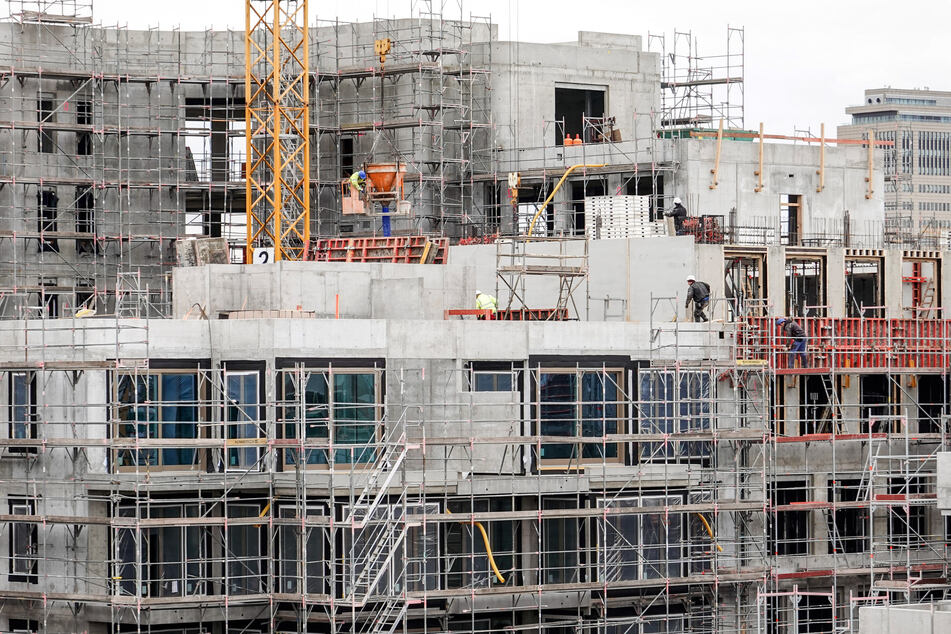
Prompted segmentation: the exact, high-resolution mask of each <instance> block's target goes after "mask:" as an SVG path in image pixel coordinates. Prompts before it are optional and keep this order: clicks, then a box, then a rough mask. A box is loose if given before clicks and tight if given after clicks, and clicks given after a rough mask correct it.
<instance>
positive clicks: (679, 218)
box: [664, 197, 687, 236]
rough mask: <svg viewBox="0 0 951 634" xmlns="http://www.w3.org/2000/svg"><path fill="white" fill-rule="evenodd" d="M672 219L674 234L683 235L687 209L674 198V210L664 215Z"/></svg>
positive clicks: (678, 199) (681, 202)
mask: <svg viewBox="0 0 951 634" xmlns="http://www.w3.org/2000/svg"><path fill="white" fill-rule="evenodd" d="M664 215H665V216H669V217H671V218H673V219H674V230H675V232H676V234H677V235H678V236H679V235H683V227H684V219H685V218H686V217H687V208H686V207H684V204H683V201H682V200H680V198H679V197H677V198H674V208H673V209H671V210H670V211H667V212H665V213H664Z"/></svg>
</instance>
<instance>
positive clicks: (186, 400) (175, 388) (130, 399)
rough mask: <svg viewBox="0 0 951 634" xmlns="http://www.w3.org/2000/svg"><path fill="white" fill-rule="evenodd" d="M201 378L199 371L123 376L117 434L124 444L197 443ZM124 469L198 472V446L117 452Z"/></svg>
mask: <svg viewBox="0 0 951 634" xmlns="http://www.w3.org/2000/svg"><path fill="white" fill-rule="evenodd" d="M199 379H200V377H199V375H198V373H197V372H196V371H194V370H193V371H156V372H151V371H150V372H145V373H134V374H120V375H118V376H117V377H116V379H115V381H114V384H115V387H114V389H115V404H116V408H115V420H116V424H115V435H116V437H117V438H119V439H133V438H138V439H174V438H182V439H194V438H198V424H199V422H200V414H201V408H200V407H198V400H199V398H200V393H201V390H200V387H199ZM113 455H114V460H115V466H116V467H117V468H118V469H120V470H127V469H135V468H142V467H166V468H169V469H195V468H197V467H198V466H199V462H200V460H199V453H198V450H197V449H196V448H195V447H188V446H183V447H171V448H162V449H128V448H122V449H117V450H115V451H114V453H113Z"/></svg>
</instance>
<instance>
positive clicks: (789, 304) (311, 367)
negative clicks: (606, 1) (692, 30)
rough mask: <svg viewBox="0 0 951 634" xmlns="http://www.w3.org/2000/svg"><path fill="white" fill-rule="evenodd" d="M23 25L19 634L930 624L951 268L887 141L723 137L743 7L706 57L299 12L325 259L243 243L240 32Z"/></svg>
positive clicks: (5, 485) (11, 602)
mask: <svg viewBox="0 0 951 634" xmlns="http://www.w3.org/2000/svg"><path fill="white" fill-rule="evenodd" d="M38 4H42V5H43V6H42V7H37V6H36V5H38ZM28 5H33V6H34V7H35V8H34V9H33V10H30V9H29V7H28ZM11 6H12V7H13V9H14V11H13V16H12V17H13V19H12V20H10V21H8V22H6V23H3V24H0V33H2V35H0V55H2V57H3V59H4V60H5V61H3V62H2V63H0V112H6V113H7V114H6V115H3V114H0V141H2V142H0V159H2V160H0V210H2V211H0V215H2V218H3V220H2V227H0V229H2V231H3V233H0V262H2V264H0V267H2V268H0V286H2V289H0V315H2V316H3V317H4V319H3V320H0V374H2V376H0V498H2V499H3V502H2V503H4V504H5V505H6V507H5V509H0V511H3V512H0V557H2V559H3V560H4V561H3V562H0V575H3V576H4V582H3V583H2V584H0V632H5V633H6V632H37V633H43V634H51V633H54V632H56V633H59V632H87V633H89V634H97V633H102V634H104V633H114V634H119V633H127V632H144V633H149V634H245V633H247V634H264V633H269V634H271V633H276V634H290V633H298V634H303V633H305V632H307V633H311V632H326V633H334V634H337V633H353V634H355V633H358V632H367V633H369V632H387V633H392V632H402V633H404V634H405V633H409V632H421V633H430V632H431V633H440V634H442V633H447V632H463V633H467V634H487V633H490V632H513V631H516V632H517V631H526V632H546V633H549V634H563V633H573V634H582V633H584V634H594V633H595V632H598V633H605V634H608V633H610V634H621V633H624V634H647V633H652V632H692V633H698V634H702V633H709V634H713V633H724V634H746V633H749V632H763V633H775V634H790V633H792V632H859V631H860V628H865V627H869V626H868V625H867V623H868V620H869V618H871V619H880V617H878V616H874V615H873V616H871V617H868V618H866V619H864V620H863V618H862V615H863V614H865V613H867V612H865V610H867V609H868V608H870V607H871V608H874V607H888V608H890V609H892V610H894V612H898V611H899V608H897V607H896V606H895V604H912V605H927V606H928V607H927V608H924V609H922V608H912V609H914V610H917V611H918V612H921V611H927V612H929V613H932V612H940V610H941V608H940V604H939V603H938V602H939V601H940V600H941V599H945V598H947V593H948V588H949V585H948V579H949V571H948V563H949V562H948V552H947V544H948V541H949V525H948V522H947V520H946V518H945V517H944V516H943V515H942V514H941V511H942V510H943V509H947V508H951V503H949V504H945V502H944V497H945V496H944V495H943V494H944V492H946V491H948V490H951V484H948V483H947V482H944V480H943V479H941V476H940V474H941V473H943V472H942V471H940V469H941V467H940V465H942V464H944V461H945V460H946V458H947V455H948V453H947V452H948V450H949V448H948V446H947V445H948V434H947V432H948V424H949V414H951V409H949V408H951V398H949V385H948V368H949V366H951V320H949V319H946V315H945V314H944V312H943V311H944V309H945V307H946V306H949V305H951V304H949V302H951V287H949V285H948V283H947V280H949V279H951V277H949V276H951V268H949V267H951V259H949V258H948V257H947V255H948V253H947V251H946V250H942V249H941V248H939V247H931V248H928V247H927V243H926V242H920V241H918V240H917V238H915V237H914V236H912V237H908V239H907V240H906V241H905V242H902V243H900V244H898V243H894V242H888V241H886V238H887V237H888V234H887V232H886V230H885V229H886V226H885V220H886V217H885V206H884V203H885V200H886V198H885V196H886V192H885V182H886V181H885V178H884V175H883V169H882V160H883V155H884V154H885V153H886V151H887V150H888V149H889V148H892V147H894V146H892V145H890V141H889V140H888V139H883V140H879V141H875V142H868V141H865V142H863V140H861V139H852V140H851V142H849V140H842V139H828V138H826V137H825V134H824V133H820V137H818V138H802V137H798V138H791V137H778V136H777V135H769V134H765V133H764V132H763V130H762V128H761V129H760V131H759V132H756V131H750V130H745V129H744V123H743V119H742V106H743V101H742V99H743V97H742V83H743V77H742V67H743V61H742V60H743V53H742V37H743V35H742V30H738V29H729V30H728V37H727V41H728V48H727V54H726V55H725V56H721V57H719V58H717V59H716V60H712V61H709V62H704V61H703V59H702V58H701V57H700V56H699V55H697V54H696V50H695V48H694V44H693V38H692V37H690V36H689V34H687V35H688V37H686V38H684V37H683V36H684V35H685V34H675V35H674V37H673V38H671V39H665V38H663V37H661V36H648V46H647V49H648V50H643V48H644V47H643V46H642V42H641V41H640V39H639V38H637V37H633V36H622V35H612V34H600V33H589V32H582V33H580V34H579V37H578V41H577V42H573V43H569V44H558V45H550V46H549V45H535V44H526V43H517V42H500V41H498V38H497V29H496V27H495V26H494V25H493V24H492V22H491V20H489V19H484V20H480V19H476V18H463V16H462V15H461V7H458V6H457V5H452V6H453V11H454V12H455V13H456V14H457V15H449V11H448V9H447V6H449V5H447V4H445V3H436V2H422V3H417V4H415V5H414V7H415V9H416V11H415V14H414V16H413V17H412V18H407V19H372V20H371V21H368V22H366V23H362V24H344V23H341V22H338V21H333V22H330V21H322V19H321V18H318V20H317V21H316V23H315V24H313V25H310V26H311V29H310V32H309V33H310V44H311V46H310V55H311V58H312V59H311V69H312V81H311V87H312V93H313V94H312V101H311V120H312V121H311V123H312V125H311V129H310V138H311V152H312V155H313V156H312V158H313V160H312V161H311V166H312V179H311V180H312V182H311V192H312V193H313V194H314V195H313V196H312V197H311V201H312V209H311V212H312V214H311V222H312V227H311V229H312V232H311V233H312V235H313V236H314V238H315V239H314V241H313V242H312V243H311V244H310V245H308V246H307V249H306V253H307V257H306V258H305V259H306V260H309V261H302V262H293V261H281V262H276V263H273V262H272V263H269V264H252V263H243V262H244V259H245V257H246V253H247V252H246V251H245V246H246V244H245V235H246V228H245V224H244V223H245V222H246V215H245V202H246V201H245V200H244V196H245V191H246V188H245V186H246V183H245V182H244V180H243V179H244V175H245V174H246V173H247V172H246V169H242V167H241V165H242V163H245V162H246V160H247V157H246V156H244V155H243V154H242V152H243V151H244V150H243V149H242V148H245V147H247V146H246V145H245V137H244V135H245V132H246V131H245V128H244V107H245V103H244V92H243V89H244V82H245V76H244V71H245V65H244V63H243V44H244V39H243V38H244V34H243V33H240V32H229V31H210V30H209V31H204V32H184V31H174V30H168V31H165V30H151V31H132V30H127V29H121V28H104V27H102V26H100V25H97V24H95V23H94V22H93V19H92V15H91V12H89V11H88V10H87V9H91V3H86V2H48V1H44V2H42V3H36V2H32V3H30V2H13V3H11ZM54 8H55V9H58V10H59V13H54V12H53V11H52V10H53V9H54ZM457 9H458V11H457ZM381 39H389V40H390V43H391V48H390V51H389V52H388V53H387V55H386V61H385V62H384V61H382V60H380V59H379V53H378V52H377V50H376V48H375V42H376V41H377V40H381ZM685 40H686V41H689V42H690V45H689V46H688V47H687V48H684V46H683V45H682V44H683V42H684V41H685ZM738 47H739V48H738ZM609 53H610V54H609ZM615 53H619V54H615ZM721 122H722V123H721ZM569 135H570V136H571V137H572V138H571V141H572V142H571V143H567V139H568V138H569ZM574 136H577V137H578V141H580V142H578V143H575V142H574V141H575V139H574V138H573V137H574ZM369 160H387V161H394V162H397V163H405V164H406V167H407V170H406V181H405V185H406V191H405V194H404V197H405V199H406V200H407V201H408V202H409V212H408V213H407V214H406V215H402V216H396V217H394V218H393V235H392V236H382V235H381V233H382V223H381V219H380V217H379V216H378V215H376V214H375V213H370V214H363V215H361V214H344V213H343V211H342V206H341V203H342V201H341V198H342V195H343V191H344V189H343V188H342V187H341V184H342V181H343V179H344V178H347V177H348V176H349V174H350V173H351V172H352V171H353V170H355V169H356V168H358V167H359V166H360V165H362V164H363V163H364V162H366V161H369ZM577 165H585V166H587V167H583V168H577V167H575V169H574V171H570V170H571V168H572V167H574V166H577ZM510 173H511V174H514V178H513V179H512V180H510V179H509V174H510ZM561 179H564V181H565V184H563V185H562V186H561V187H557V183H558V181H559V180H561ZM90 197H91V199H90ZM674 197H679V198H681V199H682V200H683V201H684V203H685V204H686V206H687V208H688V210H689V212H690V217H689V218H688V220H689V221H690V222H689V223H685V224H684V225H683V226H682V227H680V230H679V231H676V230H675V231H674V232H671V231H670V230H669V229H668V228H667V227H666V224H665V222H664V220H663V216H662V214H663V212H664V211H665V210H668V209H670V207H671V201H672V199H673V198H674ZM549 198H550V199H551V200H550V201H549V202H548V204H545V203H546V200H547V199H549ZM90 209H91V211H90ZM73 228H75V231H73ZM671 233H680V235H670V234H671ZM191 238H196V239H195V240H191ZM198 238H202V239H200V240H199V239H198ZM205 238H210V239H211V240H210V241H209V240H205ZM220 238H223V239H224V242H225V244H221V242H220V241H219V242H214V241H215V239H220ZM903 239H904V238H903ZM466 242H469V243H470V244H465V243H466ZM472 242H477V243H478V244H471V243H472ZM192 246H194V247H195V248H194V249H193V250H192V254H193V255H194V258H193V259H192V260H188V259H187V258H184V257H183V256H182V253H183V252H185V251H187V250H188V248H190V247H192ZM202 249H206V250H205V251H202ZM229 261H230V262H229ZM178 264H181V266H176V265H178ZM689 274H693V275H695V276H696V277H697V278H699V279H700V280H701V281H704V282H706V283H707V284H708V286H709V288H710V293H711V294H710V304H709V306H708V308H707V314H708V315H709V317H710V318H711V321H709V322H706V323H692V322H689V321H687V320H686V319H685V315H686V314H687V313H686V310H685V307H684V306H683V302H684V293H685V290H686V283H685V279H686V277H687V276H688V275H689ZM476 289H480V290H482V291H484V292H486V293H491V294H493V295H494V296H495V297H497V298H498V302H499V306H498V308H499V310H498V312H497V314H496V315H494V316H495V317H498V319H482V320H477V319H473V317H491V316H492V315H488V314H486V313H485V311H483V312H481V313H479V312H478V311H473V310H472V309H473V305H474V296H475V291H476ZM81 309H86V311H85V312H83V311H82V310H81ZM489 312H491V311H489ZM473 313H477V314H473ZM778 316H787V317H789V318H792V319H794V320H795V321H797V322H798V323H799V324H801V326H802V327H803V329H804V332H805V336H804V341H805V344H806V350H805V355H804V358H803V357H800V356H798V355H796V356H793V355H792V354H791V353H790V352H789V351H788V349H789V347H790V344H791V343H792V342H791V341H790V338H789V337H788V336H787V333H786V332H784V330H783V329H781V328H780V327H779V326H778V325H777V323H776V318H777V317H778ZM949 466H951V465H949ZM932 606H933V607H932ZM873 614H874V613H873ZM870 631H874V630H870Z"/></svg>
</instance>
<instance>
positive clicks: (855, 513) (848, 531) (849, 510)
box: [828, 480, 868, 554]
mask: <svg viewBox="0 0 951 634" xmlns="http://www.w3.org/2000/svg"><path fill="white" fill-rule="evenodd" d="M866 498H867V496H866V494H865V487H864V486H863V483H862V480H831V481H830V482H829V500H830V501H831V502H834V503H836V504H839V503H845V504H854V505H855V506H849V507H846V508H836V509H835V510H830V511H829V514H828V522H829V547H830V548H831V550H832V552H833V553H835V554H839V553H864V552H866V551H868V537H867V533H866V525H867V524H868V506H867V499H866ZM863 501H864V504H861V503H862V502H863Z"/></svg>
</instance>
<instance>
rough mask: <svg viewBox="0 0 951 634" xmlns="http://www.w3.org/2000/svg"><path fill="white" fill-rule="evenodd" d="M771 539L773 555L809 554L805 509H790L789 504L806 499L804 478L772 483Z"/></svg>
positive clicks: (807, 520)
mask: <svg viewBox="0 0 951 634" xmlns="http://www.w3.org/2000/svg"><path fill="white" fill-rule="evenodd" d="M772 494H773V500H772V501H773V511H772V517H771V518H770V519H771V520H772V521H771V524H772V526H771V527H770V528H771V529H772V530H771V535H770V538H771V541H772V543H773V545H774V548H775V553H776V554H777V555H806V554H808V553H809V511H796V510H792V509H791V508H790V506H792V505H795V504H796V503H801V502H806V501H807V499H808V498H807V496H808V491H807V490H806V481H805V480H780V481H778V482H776V483H775V488H774V489H773V491H772Z"/></svg>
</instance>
